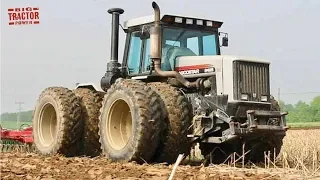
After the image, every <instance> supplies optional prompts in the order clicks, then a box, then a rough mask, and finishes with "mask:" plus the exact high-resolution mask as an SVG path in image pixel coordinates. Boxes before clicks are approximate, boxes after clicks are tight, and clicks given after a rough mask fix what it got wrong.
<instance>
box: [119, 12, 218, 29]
mask: <svg viewBox="0 0 320 180" xmlns="http://www.w3.org/2000/svg"><path fill="white" fill-rule="evenodd" d="M160 19H161V22H164V23H169V24H185V25H192V26H206V27H212V28H220V27H221V25H222V24H223V22H220V21H213V20H207V19H201V18H194V17H185V16H178V15H168V14H165V15H161V16H160ZM153 22H154V15H150V16H144V17H139V18H134V19H130V20H127V21H125V22H124V24H123V28H124V29H128V28H130V27H135V26H140V25H145V24H150V23H153Z"/></svg>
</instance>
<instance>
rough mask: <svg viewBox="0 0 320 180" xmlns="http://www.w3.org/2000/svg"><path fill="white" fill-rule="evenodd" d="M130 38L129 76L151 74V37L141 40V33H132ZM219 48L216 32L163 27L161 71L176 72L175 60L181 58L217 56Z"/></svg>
mask: <svg viewBox="0 0 320 180" xmlns="http://www.w3.org/2000/svg"><path fill="white" fill-rule="evenodd" d="M130 36H131V37H130V46H129V53H128V70H129V74H139V73H145V72H149V71H150V63H151V60H150V37H144V38H141V33H140V31H135V32H132V33H131V35H130ZM218 48H219V46H218V37H217V33H216V32H208V31H201V30H192V29H186V28H173V27H163V32H162V57H161V69H162V70H166V71H170V70H174V66H175V60H176V58H177V57H179V56H204V55H217V54H218V53H219V52H218V50H219V49H218ZM141 60H142V62H141Z"/></svg>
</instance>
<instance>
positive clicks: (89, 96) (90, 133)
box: [74, 88, 104, 157]
mask: <svg viewBox="0 0 320 180" xmlns="http://www.w3.org/2000/svg"><path fill="white" fill-rule="evenodd" d="M74 92H75V93H76V95H77V96H78V97H79V98H80V99H81V102H82V120H83V125H84V127H83V137H82V142H81V144H82V146H83V153H84V154H85V155H87V156H92V157H93V156H98V155H100V153H101V147H100V146H101V145H100V142H99V134H98V131H99V128H98V124H99V115H100V108H101V106H102V100H103V96H104V93H102V92H97V91H95V90H92V89H88V88H78V89H76V90H75V91H74Z"/></svg>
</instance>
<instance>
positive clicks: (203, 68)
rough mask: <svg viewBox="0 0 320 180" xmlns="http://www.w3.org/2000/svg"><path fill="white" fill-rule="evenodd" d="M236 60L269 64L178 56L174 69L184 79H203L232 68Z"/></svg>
mask: <svg viewBox="0 0 320 180" xmlns="http://www.w3.org/2000/svg"><path fill="white" fill-rule="evenodd" d="M237 60H241V61H248V62H258V63H266V64H269V61H266V60H263V59H257V58H253V57H243V56H230V55H213V56H180V57H177V58H176V61H175V64H174V69H175V70H176V71H178V72H179V73H180V74H182V75H184V76H186V77H203V76H210V75H212V74H215V73H218V72H222V69H223V67H232V63H233V62H234V61H237ZM228 69H229V68H228Z"/></svg>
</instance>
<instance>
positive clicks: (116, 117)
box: [106, 99, 132, 150]
mask: <svg viewBox="0 0 320 180" xmlns="http://www.w3.org/2000/svg"><path fill="white" fill-rule="evenodd" d="M106 126H107V127H106V129H107V130H108V135H107V139H108V141H109V143H110V145H111V147H112V148H113V149H115V150H120V149H123V148H124V147H125V146H126V145H127V143H128V141H129V139H130V137H131V134H132V116H131V111H130V107H129V106H128V104H127V103H126V102H125V101H124V100H122V99H118V100H116V101H114V102H113V103H112V105H111V108H110V110H109V112H108V119H107V123H106Z"/></svg>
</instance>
